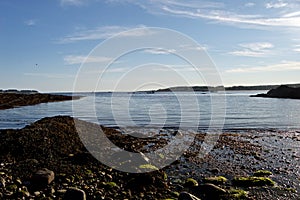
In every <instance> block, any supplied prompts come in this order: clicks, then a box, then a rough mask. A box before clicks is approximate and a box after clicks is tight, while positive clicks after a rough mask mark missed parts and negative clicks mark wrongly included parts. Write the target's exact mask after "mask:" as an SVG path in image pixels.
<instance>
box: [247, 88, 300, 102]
mask: <svg viewBox="0 0 300 200" xmlns="http://www.w3.org/2000/svg"><path fill="white" fill-rule="evenodd" d="M251 97H267V98H287V99H300V88H293V87H289V86H286V85H281V86H279V87H278V88H275V89H271V90H269V91H268V92H267V94H257V95H252V96H251Z"/></svg>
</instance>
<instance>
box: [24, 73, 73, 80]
mask: <svg viewBox="0 0 300 200" xmlns="http://www.w3.org/2000/svg"><path fill="white" fill-rule="evenodd" d="M24 76H35V77H43V78H52V79H53V78H54V79H64V78H74V77H75V75H70V74H47V73H24Z"/></svg>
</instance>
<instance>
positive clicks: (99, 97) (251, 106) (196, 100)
mask: <svg viewBox="0 0 300 200" xmlns="http://www.w3.org/2000/svg"><path fill="white" fill-rule="evenodd" d="M262 92H264V91H238V92H226V96H225V102H224V99H223V98H222V97H223V96H222V94H219V93H212V94H209V93H196V94H191V93H178V94H177V95H174V94H172V93H156V94H127V93H97V94H96V95H94V94H84V95H85V96H86V97H84V98H82V99H80V100H76V101H74V107H72V102H71V101H65V102H58V103H48V104H39V105H35V106H26V107H20V108H15V109H9V110H0V128H1V129H5V128H22V127H24V126H26V125H28V124H30V123H32V122H34V121H36V120H39V119H41V118H43V117H50V116H55V115H70V116H76V117H78V118H80V119H83V120H86V121H90V122H95V123H99V124H102V125H105V126H109V127H132V126H133V127H146V128H161V127H169V128H170V127H178V126H184V127H189V126H190V127H197V128H199V129H202V130H205V129H207V128H208V127H209V126H210V125H211V123H212V119H213V120H215V121H217V122H218V123H221V122H222V120H223V119H224V129H229V130H239V129H300V100H292V99H269V98H253V97H249V95H251V94H257V93H262ZM223 103H224V105H225V106H226V107H225V108H226V115H223V111H224V110H222V109H221V108H220V107H221V106H220V105H222V104H223ZM212 106H213V109H212ZM73 108H74V109H75V110H74V109H73ZM73 111H75V112H73ZM212 113H213V115H212Z"/></svg>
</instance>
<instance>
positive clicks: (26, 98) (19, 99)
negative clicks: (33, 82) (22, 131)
mask: <svg viewBox="0 0 300 200" xmlns="http://www.w3.org/2000/svg"><path fill="white" fill-rule="evenodd" d="M79 98H81V97H80V96H67V95H55V94H44V93H38V92H37V91H32V90H26V92H23V91H18V90H14V91H13V90H7V91H1V92H0V110H5V109H11V108H16V107H20V106H30V105H36V104H40V103H50V102H59V101H70V100H77V99H79Z"/></svg>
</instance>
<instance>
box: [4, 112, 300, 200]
mask: <svg viewBox="0 0 300 200" xmlns="http://www.w3.org/2000/svg"><path fill="white" fill-rule="evenodd" d="M74 120H75V121H76V123H77V124H80V127H81V128H82V130H84V128H86V127H88V128H89V130H91V129H98V128H99V126H98V125H96V124H92V123H88V122H84V121H81V120H77V119H73V118H71V117H67V116H56V117H51V118H44V119H41V120H39V121H37V122H35V123H33V124H31V125H28V126H26V127H25V128H23V129H19V130H12V129H10V130H1V131H0V141H1V146H0V199H85V198H86V199H181V200H185V199H204V200H205V199H286V200H291V199H299V198H300V193H299V191H300V168H299V167H300V162H299V158H300V151H299V148H300V132H298V131H275V130H247V131H243V132H227V133H223V134H221V135H220V137H219V140H218V143H217V144H216V145H215V147H214V148H213V150H212V151H211V152H210V153H209V154H208V155H205V156H204V157H199V156H198V154H199V152H200V151H201V150H200V148H201V146H202V144H203V140H204V138H205V136H206V134H205V133H198V134H197V135H196V137H195V140H194V142H193V144H192V145H191V147H190V148H189V150H188V151H186V152H185V153H184V154H183V155H182V156H181V157H180V158H179V159H178V160H177V161H175V162H173V163H172V164H171V165H169V166H167V167H165V168H163V169H159V170H156V171H153V172H149V173H125V172H120V171H117V170H114V169H112V168H110V167H107V166H105V165H103V164H102V163H100V162H99V161H98V160H96V159H95V158H94V157H93V156H91V154H90V153H89V152H88V151H87V150H86V148H85V147H84V145H83V144H82V142H81V140H80V138H79V136H78V132H77V130H76V128H75V126H74ZM101 128H102V130H103V131H104V133H105V134H106V136H107V137H108V138H109V139H110V140H111V141H112V142H113V143H114V144H116V145H117V146H119V147H121V148H123V149H125V150H128V151H132V152H143V153H145V152H150V151H153V150H155V149H158V148H160V147H162V146H164V145H166V144H167V143H169V142H170V141H172V136H174V135H176V134H183V133H178V132H173V131H161V132H160V133H159V134H157V135H154V136H152V137H150V138H136V137H133V136H129V135H126V134H123V133H121V132H119V131H118V130H115V129H110V128H105V127H101ZM183 135H184V134H183ZM98 142H99V141H98ZM150 144H151V145H150ZM97 145H101V141H100V143H97ZM145 160H147V159H146V158H145ZM140 168H141V170H142V169H145V168H149V169H156V166H155V164H154V163H149V164H146V165H143V166H140ZM137 170H138V169H137Z"/></svg>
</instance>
